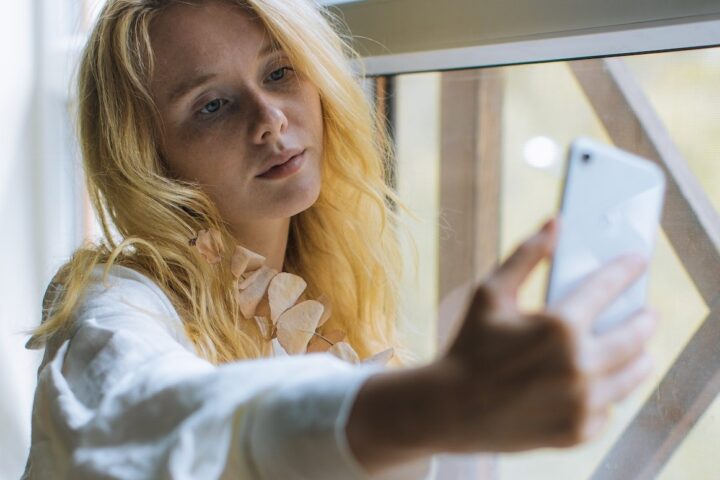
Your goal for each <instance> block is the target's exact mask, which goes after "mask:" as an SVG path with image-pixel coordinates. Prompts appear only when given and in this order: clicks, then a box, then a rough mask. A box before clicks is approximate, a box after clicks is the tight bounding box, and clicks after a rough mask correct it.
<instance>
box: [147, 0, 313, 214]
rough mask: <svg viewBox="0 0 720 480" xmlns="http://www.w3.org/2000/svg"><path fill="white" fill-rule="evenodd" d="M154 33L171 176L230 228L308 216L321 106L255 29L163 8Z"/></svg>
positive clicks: (219, 15)
mask: <svg viewBox="0 0 720 480" xmlns="http://www.w3.org/2000/svg"><path fill="white" fill-rule="evenodd" d="M150 33H151V43H152V48H153V51H154V54H155V59H156V64H155V71H154V74H153V78H152V83H151V91H152V94H153V96H154V98H155V101H156V102H157V106H158V109H159V112H160V117H161V120H162V123H163V128H164V132H163V138H161V139H160V146H159V148H160V151H161V154H162V157H163V158H164V161H165V163H166V165H167V167H168V169H169V171H170V173H171V175H173V176H174V177H177V178H180V179H183V180H189V181H196V182H199V183H200V184H201V185H202V188H203V190H204V191H205V192H207V194H208V195H209V196H210V197H211V199H212V200H213V201H214V202H215V203H216V205H217V207H218V209H219V210H220V213H221V215H222V216H223V218H224V219H225V221H227V222H228V223H229V224H230V226H231V228H243V225H246V224H249V223H250V222H256V221H258V220H267V219H273V218H286V217H290V216H292V215H295V214H296V213H298V212H301V211H302V210H305V209H307V208H308V207H310V206H311V205H312V204H313V203H314V202H315V200H316V199H317V197H318V195H319V192H320V162H321V158H322V145H323V142H322V139H323V123H322V108H321V104H320V96H319V94H318V91H317V89H316V88H315V87H314V85H312V84H311V83H310V82H309V81H308V80H307V79H306V78H303V77H302V76H300V75H299V73H297V72H294V71H292V70H291V69H289V67H290V63H289V62H288V58H287V57H286V56H285V55H284V53H283V52H282V51H274V52H273V51H272V49H271V48H270V47H271V44H270V36H269V35H268V34H267V33H266V31H265V30H264V28H263V26H262V24H261V23H260V21H259V20H257V19H256V18H253V17H251V16H250V13H248V12H246V11H245V10H242V9H241V8H239V7H237V6H233V5H230V4H227V3H225V2H222V1H208V2H205V3H203V4H202V5H200V6H190V5H175V6H173V7H171V8H169V9H168V10H166V11H164V12H162V13H161V14H160V15H159V16H158V17H157V18H156V19H155V20H154V22H153V25H152V28H151V32H150ZM297 151H302V152H304V153H303V154H302V155H301V156H299V157H297V158H295V159H293V160H291V161H290V162H289V163H287V164H286V165H285V166H282V167H278V168H275V169H273V170H272V171H271V172H270V174H269V175H263V176H261V174H262V173H263V172H264V171H266V170H268V168H269V167H270V166H271V165H273V164H274V163H278V162H281V161H282V160H283V159H284V158H287V157H288V156H289V155H292V154H293V153H295V152H297ZM298 160H299V161H298Z"/></svg>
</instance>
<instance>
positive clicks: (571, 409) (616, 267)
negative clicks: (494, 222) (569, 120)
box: [346, 220, 658, 473]
mask: <svg viewBox="0 0 720 480" xmlns="http://www.w3.org/2000/svg"><path fill="white" fill-rule="evenodd" d="M557 230H558V226H557V221H556V220H553V221H550V222H549V223H548V224H547V225H546V227H545V228H543V229H542V230H541V231H540V232H539V233H537V234H536V235H534V236H533V237H531V238H530V239H528V240H527V241H526V242H524V243H523V244H522V245H521V246H520V247H519V248H518V249H517V250H516V251H515V252H514V253H513V254H512V255H511V256H510V257H509V258H508V259H507V260H506V261H505V262H504V263H503V264H502V265H501V266H500V267H499V268H498V269H497V270H496V271H495V272H493V273H492V274H491V275H490V276H489V277H488V278H487V279H486V280H485V281H484V282H483V283H482V284H480V285H477V286H476V285H467V286H465V287H459V288H458V290H457V291H455V292H453V293H451V294H450V295H448V298H446V300H445V301H444V302H443V305H441V315H445V316H454V317H457V316H458V315H460V317H461V319H462V323H461V325H460V328H459V331H458V333H457V335H456V336H455V338H454V340H453V341H452V342H450V345H449V348H448V349H447V351H445V352H444V353H443V354H442V355H441V357H440V358H439V359H438V360H436V361H434V362H432V363H431V364H429V365H426V366H424V367H420V368H412V369H400V370H396V371H388V372H384V373H380V374H377V375H374V376H372V377H370V378H369V379H368V381H366V382H365V383H364V384H363V386H362V388H361V389H360V391H359V392H358V395H357V397H356V399H355V403H354V404H353V408H352V410H351V414H350V416H349V419H348V423H347V426H346V433H347V438H348V443H349V446H350V449H351V451H352V452H353V454H354V455H355V458H356V459H357V460H358V462H359V463H360V464H361V465H362V466H363V467H364V469H365V470H366V471H368V472H370V473H375V472H377V471H379V470H382V469H384V468H386V467H388V466H391V465H393V464H397V463H402V462H406V461H410V460H413V459H416V458H421V457H423V456H427V455H430V454H434V453H439V452H455V453H463V452H481V451H484V452H498V451H517V450H526V449H531V448H538V447H553V446H555V447H557V446H571V445H575V444H577V443H579V442H582V441H584V440H587V439H590V438H591V437H593V436H595V435H597V434H598V433H599V432H600V431H602V429H603V427H604V425H605V423H606V421H607V417H608V410H609V408H610V406H611V405H612V404H613V403H615V402H617V401H619V400H621V399H623V398H624V397H626V396H627V395H628V394H629V393H630V392H632V391H633V390H634V389H635V388H636V387H637V386H638V385H639V384H640V382H641V381H642V380H643V379H644V378H645V377H646V376H647V375H648V373H649V372H650V370H651V366H652V362H651V359H650V357H649V355H648V354H647V353H646V351H645V346H646V343H647V341H648V339H649V338H650V336H651V335H652V333H653V331H654V330H655V327H656V324H657V322H658V315H657V313H655V312H654V311H652V310H649V309H645V310H642V311H640V312H637V313H636V314H635V315H634V316H633V317H632V318H630V319H628V320H627V321H626V322H625V323H623V324H621V325H619V326H617V327H615V328H613V329H612V330H609V331H608V332H606V333H604V334H602V335H599V336H597V335H593V334H592V333H591V327H592V324H593V321H594V320H595V318H596V317H597V316H598V314H599V313H600V312H601V311H602V310H603V308H604V307H605V306H607V305H609V304H610V303H612V301H613V299H615V298H616V297H617V296H618V295H619V294H620V293H621V292H622V291H623V290H625V289H626V288H627V287H629V286H630V285H631V284H632V283H633V281H634V280H635V279H637V277H638V276H639V275H640V274H641V273H642V272H643V271H644V270H645V268H646V264H645V263H644V261H643V260H641V259H638V258H637V257H624V258H621V259H618V260H616V261H614V262H612V263H610V264H608V265H606V266H604V267H603V268H601V269H599V270H598V271H597V272H595V273H594V274H593V275H591V276H590V277H589V278H588V279H587V280H586V281H584V283H582V285H581V286H579V287H578V288H577V289H576V290H575V291H574V292H573V293H571V294H570V295H568V296H567V297H566V298H564V299H563V300H562V301H561V302H559V303H558V304H557V305H554V306H553V307H552V308H551V309H546V310H543V311H540V312H533V313H524V312H521V311H520V310H519V309H518V307H517V292H518V289H519V288H520V286H521V285H522V283H523V282H524V280H525V279H526V278H527V276H528V274H529V273H530V272H531V271H532V270H533V269H534V268H535V266H536V265H537V264H538V263H539V262H540V261H541V260H543V259H544V258H548V257H550V256H551V255H552V253H553V251H554V249H555V242H556V237H557ZM468 287H469V288H468Z"/></svg>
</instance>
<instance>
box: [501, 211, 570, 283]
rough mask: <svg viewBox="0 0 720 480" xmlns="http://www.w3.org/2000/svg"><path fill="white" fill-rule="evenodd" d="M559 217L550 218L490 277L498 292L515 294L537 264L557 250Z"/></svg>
mask: <svg viewBox="0 0 720 480" xmlns="http://www.w3.org/2000/svg"><path fill="white" fill-rule="evenodd" d="M558 224H559V219H558V218H557V217H554V218H551V219H550V220H548V221H547V222H546V223H545V225H543V227H542V228H541V229H540V231H538V232H537V233H536V234H535V235H533V236H532V237H530V238H529V239H527V240H526V241H525V242H523V243H522V244H521V245H520V246H519V247H518V248H517V249H516V250H515V251H514V252H513V253H512V255H510V256H509V257H508V258H507V259H506V260H505V261H504V262H503V263H502V265H500V267H499V268H498V269H497V270H496V271H495V272H494V273H493V274H492V276H491V277H490V278H489V279H488V284H490V285H491V286H492V287H494V288H495V289H496V291H498V292H507V293H509V294H510V295H513V296H514V295H515V294H516V293H517V291H518V289H519V288H520V286H521V285H522V283H523V281H524V280H525V278H527V276H528V275H529V274H530V272H532V270H533V269H534V268H535V266H536V265H537V264H538V263H539V262H540V261H541V260H542V259H544V258H545V257H548V256H550V255H551V254H552V252H553V251H554V250H555V243H556V239H557V231H558V228H559V226H558Z"/></svg>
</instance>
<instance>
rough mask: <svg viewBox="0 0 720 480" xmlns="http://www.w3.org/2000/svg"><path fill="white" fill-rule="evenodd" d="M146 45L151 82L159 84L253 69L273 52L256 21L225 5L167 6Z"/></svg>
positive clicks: (222, 3) (263, 29)
mask: <svg viewBox="0 0 720 480" xmlns="http://www.w3.org/2000/svg"><path fill="white" fill-rule="evenodd" d="M150 41H151V45H152V49H153V55H154V59H155V69H154V75H153V77H154V78H153V82H161V83H163V84H166V83H172V84H176V83H178V82H177V80H179V79H188V78H191V77H197V76H199V75H202V74H205V75H207V74H208V73H210V72H211V71H215V70H218V68H219V67H220V68H222V66H227V65H233V66H236V65H252V64H253V63H257V61H259V60H261V59H262V58H263V57H264V56H266V55H268V54H269V53H272V51H274V50H276V47H275V45H274V42H272V39H271V38H270V35H269V34H268V33H267V31H266V30H265V28H264V26H263V24H262V22H260V20H259V19H258V18H257V17H254V16H252V15H251V14H250V12H248V11H247V9H245V8H241V7H239V6H237V5H232V4H230V3H228V2H223V1H210V2H204V3H202V4H199V5H187V4H177V5H173V6H172V7H169V8H168V9H167V10H165V11H163V12H162V13H160V14H159V15H158V17H157V18H155V19H154V20H153V25H152V27H151V30H150ZM173 80H174V81H173ZM181 83H182V82H181ZM171 90H172V91H173V92H174V91H175V90H176V89H175V88H171ZM168 95H173V94H172V93H170V92H168Z"/></svg>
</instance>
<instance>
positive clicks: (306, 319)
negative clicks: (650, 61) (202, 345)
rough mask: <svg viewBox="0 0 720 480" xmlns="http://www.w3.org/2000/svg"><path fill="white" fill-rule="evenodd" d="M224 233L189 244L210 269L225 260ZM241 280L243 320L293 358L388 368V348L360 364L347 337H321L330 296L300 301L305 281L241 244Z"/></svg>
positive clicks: (211, 232) (234, 265)
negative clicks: (316, 355) (329, 358)
mask: <svg viewBox="0 0 720 480" xmlns="http://www.w3.org/2000/svg"><path fill="white" fill-rule="evenodd" d="M221 238H222V237H221V234H220V232H219V231H218V230H216V229H208V230H200V231H199V232H198V233H197V235H196V236H195V237H194V238H191V239H190V241H189V245H190V246H191V247H195V248H196V249H197V251H198V253H199V254H200V255H201V256H202V257H203V258H204V259H205V260H206V261H207V262H208V263H210V264H216V263H219V262H221V261H222V260H223V255H222V250H223V248H222V240H221ZM230 262H231V263H230V271H231V272H232V274H233V277H234V278H235V281H234V285H233V291H234V292H235V295H236V298H237V300H238V304H239V305H240V312H241V313H242V316H243V317H244V318H245V319H246V320H248V321H253V322H255V324H256V325H257V327H258V329H259V330H260V333H261V335H262V336H263V339H264V340H265V341H267V342H271V341H272V340H273V339H277V341H278V343H279V344H280V345H281V346H282V347H283V349H285V351H286V352H287V353H288V355H300V354H303V353H313V352H328V353H331V354H333V355H335V356H336V357H338V358H340V359H342V360H345V361H346V362H349V363H379V364H382V365H384V364H386V363H387V362H388V361H389V360H390V359H391V358H392V356H393V353H394V351H393V349H392V348H388V349H387V350H383V351H381V352H378V353H376V354H375V355H372V356H370V357H368V358H366V359H363V360H360V357H359V356H358V354H357V352H355V350H354V349H353V348H352V346H351V345H350V344H349V343H348V342H346V341H345V339H346V334H345V332H343V331H341V330H332V331H330V332H327V333H326V334H324V335H321V334H320V333H319V332H318V330H319V329H320V327H322V326H323V325H324V324H325V322H326V321H327V320H328V318H330V315H331V313H332V309H331V308H330V305H329V302H328V300H327V298H326V297H325V295H321V296H320V298H318V299H317V300H302V301H298V300H300V297H301V295H303V292H304V291H305V287H307V283H306V282H305V280H303V279H302V277H300V276H298V275H295V274H292V273H289V272H278V271H277V270H275V269H274V268H270V267H268V266H267V265H265V257H263V256H262V255H260V254H258V253H256V252H253V251H251V250H248V249H247V248H245V247H243V246H241V245H236V246H235V252H234V253H233V256H232V258H231V260H230Z"/></svg>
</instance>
